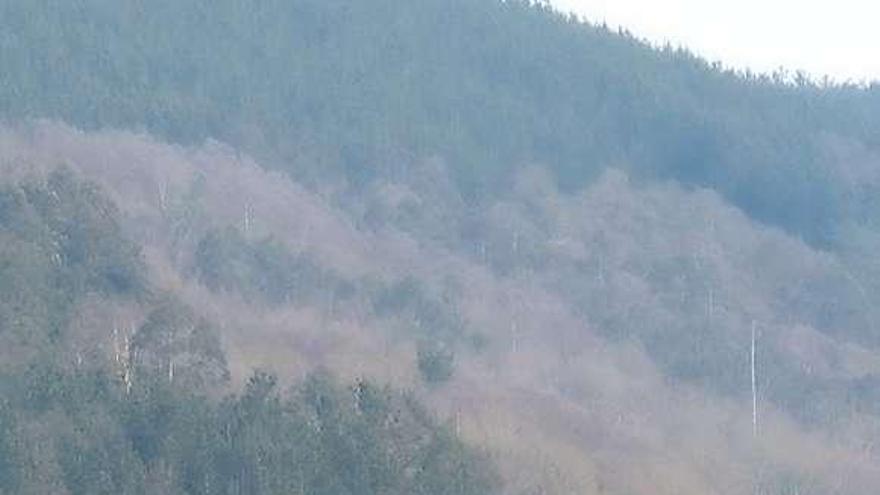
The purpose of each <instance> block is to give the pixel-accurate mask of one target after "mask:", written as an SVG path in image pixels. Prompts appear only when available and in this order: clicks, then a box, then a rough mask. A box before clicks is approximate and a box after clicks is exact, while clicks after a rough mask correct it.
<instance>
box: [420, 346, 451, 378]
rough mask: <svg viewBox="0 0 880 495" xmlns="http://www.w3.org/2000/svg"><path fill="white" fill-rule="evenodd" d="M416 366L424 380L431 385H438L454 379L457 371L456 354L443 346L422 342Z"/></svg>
mask: <svg viewBox="0 0 880 495" xmlns="http://www.w3.org/2000/svg"><path fill="white" fill-rule="evenodd" d="M416 359H417V361H416V364H417V365H418V368H419V372H420V373H421V374H422V378H423V379H424V380H425V382H427V383H428V384H430V385H437V384H440V383H443V382H446V381H448V380H449V379H450V378H452V373H453V372H454V370H455V354H454V353H453V351H452V350H450V349H448V348H446V347H445V346H443V345H440V344H437V343H432V342H421V343H420V344H419V348H418V350H417V354H416Z"/></svg>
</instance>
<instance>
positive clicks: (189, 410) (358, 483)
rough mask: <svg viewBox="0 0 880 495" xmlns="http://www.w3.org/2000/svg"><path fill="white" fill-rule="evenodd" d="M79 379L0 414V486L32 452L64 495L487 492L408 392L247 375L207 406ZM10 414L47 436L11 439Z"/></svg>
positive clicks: (18, 479)
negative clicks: (28, 407)
mask: <svg viewBox="0 0 880 495" xmlns="http://www.w3.org/2000/svg"><path fill="white" fill-rule="evenodd" d="M4 378H10V377H8V376H4ZM12 378H13V379H14V377H12ZM83 380H85V381H86V382H92V379H91V378H89V377H86V376H82V375H78V374H75V373H74V374H66V375H63V376H61V377H59V380H58V381H59V384H58V386H59V387H61V388H63V389H65V390H66V392H65V393H64V394H62V396H63V397H64V399H63V400H57V401H55V402H53V403H52V404H50V405H49V406H48V407H47V408H46V409H45V410H43V411H42V412H40V413H39V414H38V415H37V416H32V415H31V414H28V413H26V412H25V411H24V410H17V411H16V409H15V408H9V407H4V408H3V409H0V419H2V422H0V453H2V454H4V455H3V456H2V457H0V491H2V490H6V491H8V492H10V493H12V492H14V491H16V490H22V491H23V492H27V491H28V490H31V489H32V488H33V487H31V486H29V485H28V484H27V483H28V481H27V480H34V479H36V478H38V477H37V476H36V473H33V472H29V471H28V469H32V468H30V467H27V466H20V465H19V463H17V461H16V459H18V458H19V457H20V456H33V455H37V454H39V455H40V456H48V457H45V458H46V459H52V460H53V461H52V462H53V463H55V465H57V470H53V471H52V472H45V473H40V477H42V478H44V479H45V478H47V477H48V478H51V477H52V476H56V477H57V479H56V480H55V481H53V483H56V484H57V485H60V486H64V487H65V489H66V490H67V491H68V492H70V493H72V494H86V493H89V494H91V493H106V494H111V493H112V494H137V493H156V492H157V491H158V492H161V493H188V494H204V495H208V494H230V495H232V494H242V493H249V494H289V493H312V494H316V495H337V494H351V495H362V494H363V495H370V494H380V493H382V494H400V495H405V494H407V495H408V494H412V493H425V494H428V493H430V494H434V493H448V494H455V495H459V494H460V495H467V494H473V493H481V494H488V493H495V492H496V491H497V488H498V485H497V481H496V477H495V475H494V474H493V472H492V470H491V468H490V467H489V465H488V464H487V463H486V461H485V459H483V458H482V457H481V456H480V455H478V454H477V453H475V452H473V451H471V450H470V449H468V448H466V447H465V446H464V445H463V444H462V443H461V442H460V441H459V440H458V439H456V438H454V437H453V436H452V435H450V433H449V432H448V431H446V430H445V429H444V428H442V427H440V426H438V425H436V424H435V423H434V422H433V421H432V420H431V419H430V418H429V417H428V416H427V415H426V414H425V413H424V411H422V410H421V409H419V407H418V406H417V405H416V404H415V403H413V402H412V401H411V400H410V399H409V398H407V397H405V396H401V395H399V394H396V393H394V392H392V391H390V390H389V389H387V388H386V389H382V388H378V387H376V386H374V385H372V384H369V383H365V382H360V383H358V384H357V385H356V386H355V387H352V388H344V387H340V386H339V385H338V384H336V383H335V381H334V380H333V379H332V378H330V377H329V376H327V375H325V374H318V375H313V376H311V377H309V378H308V379H306V380H305V381H304V382H303V383H301V384H300V385H298V386H297V387H295V388H294V389H293V390H291V392H289V393H287V394H282V393H280V392H279V391H278V386H277V379H276V378H275V377H274V376H272V375H271V374H267V373H264V372H257V373H255V374H254V375H253V376H252V377H251V379H250V380H249V381H248V383H247V385H246V386H245V388H244V390H243V391H242V393H241V394H240V395H237V396H229V397H227V398H226V399H224V400H223V401H220V402H217V401H214V400H211V399H208V398H206V397H204V396H201V395H194V394H192V393H191V391H189V390H187V389H185V388H180V387H173V386H171V385H169V384H167V383H166V382H164V381H163V380H162V379H161V377H156V379H151V378H150V377H144V378H143V379H141V380H140V381H139V384H138V385H136V386H135V387H134V389H133V390H132V391H131V392H130V393H126V392H124V389H122V388H121V387H118V386H116V387H113V388H111V389H110V390H109V393H104V394H98V395H94V394H91V393H89V392H88V391H87V390H86V389H87V387H86V388H83V387H82V386H78V385H77V383H78V382H82V381H83ZM12 399H13V400H23V401H24V400H27V398H26V397H19V396H18V395H15V396H13V397H12ZM68 403H74V404H75V406H73V407H70V404H68ZM12 421H19V422H22V423H24V424H27V425H30V426H29V427H28V428H26V429H24V430H22V431H25V432H29V433H25V434H26V435H27V434H34V432H35V431H38V430H39V429H44V430H45V431H48V432H51V433H50V434H51V438H52V442H51V443H50V444H47V445H40V446H39V447H38V446H37V445H36V444H34V443H33V442H29V441H28V440H29V438H28V437H27V436H26V437H24V438H22V439H19V440H17V441H13V438H14V432H13V430H14V428H13V423H12ZM37 447H38V448H37ZM447 477H448V480H449V483H448V484H446V485H442V486H443V489H442V491H437V490H438V489H439V487H440V486H441V483H440V482H441V480H442V479H444V478H447ZM22 483H24V484H22Z"/></svg>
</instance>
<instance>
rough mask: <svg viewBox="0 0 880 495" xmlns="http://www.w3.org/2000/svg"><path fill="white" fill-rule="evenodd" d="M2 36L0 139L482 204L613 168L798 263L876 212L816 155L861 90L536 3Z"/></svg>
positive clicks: (329, 5)
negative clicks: (733, 62)
mask: <svg viewBox="0 0 880 495" xmlns="http://www.w3.org/2000/svg"><path fill="white" fill-rule="evenodd" d="M0 28H2V29H0V32H3V33H4V35H3V36H2V37H0V60H3V65H4V70H3V71H2V73H0V114H2V116H4V117H5V118H7V119H16V118H21V117H55V118H61V119H64V120H66V121H69V122H71V123H73V124H75V125H78V126H82V127H87V128H102V127H107V126H115V127H134V128H143V127H145V128H147V129H149V130H151V131H154V132H156V133H159V134H162V135H164V136H166V137H169V138H171V139H174V140H176V141H180V142H193V141H198V140H201V139H203V138H206V137H213V138H219V139H222V140H225V141H227V142H231V143H233V144H236V145H241V146H244V147H246V148H248V149H249V150H250V151H252V152H253V153H255V154H257V155H261V156H272V157H276V158H278V157H282V158H290V157H307V158H308V160H289V161H288V163H299V164H308V165H299V166H297V167H298V168H296V169H292V170H290V171H292V172H294V173H297V174H299V175H301V176H310V177H312V178H315V177H319V176H328V175H329V176H333V177H340V176H341V177H345V178H346V179H347V180H348V181H349V182H350V183H355V184H359V183H364V182H366V181H369V180H370V179H371V178H374V177H377V176H383V175H388V176H393V175H396V174H397V172H398V171H399V169H400V167H401V166H406V165H405V164H406V163H408V162H409V161H411V160H410V159H409V158H408V157H411V156H413V155H415V156H432V155H439V156H442V157H444V158H445V159H447V160H448V161H449V163H450V164H451V165H452V167H453V168H454V170H455V173H454V175H455V181H456V183H457V184H458V186H459V188H460V190H461V191H462V192H463V193H464V194H465V196H468V197H470V198H472V199H480V198H484V197H486V195H488V194H492V193H493V192H495V191H498V190H501V189H503V188H504V186H505V184H506V183H507V179H509V178H510V176H511V172H512V171H513V170H514V169H516V168H517V167H519V166H520V165H522V164H531V163H536V162H538V163H545V164H548V165H549V166H550V167H551V168H552V170H553V171H554V173H555V175H556V177H557V178H558V180H559V182H560V184H562V185H563V186H565V187H566V188H569V189H573V188H577V187H580V186H581V185H583V184H584V183H586V182H588V181H590V180H591V179H592V178H593V177H595V176H596V175H597V174H598V173H599V172H600V171H601V170H602V169H603V168H604V167H605V166H607V165H608V164H614V165H620V164H630V166H631V169H632V170H633V171H635V172H636V173H637V174H639V175H641V176H646V177H655V176H660V177H668V178H674V179H677V180H679V181H681V182H683V183H687V184H695V185H700V186H708V187H711V188H714V189H716V190H718V191H719V192H721V193H722V194H723V195H724V196H725V197H726V198H728V199H729V200H731V201H732V202H733V203H735V204H737V205H738V206H740V207H741V208H743V209H744V210H746V211H747V212H749V213H750V214H751V215H752V216H754V217H755V218H758V219H760V220H763V221H765V222H769V223H772V224H774V225H778V226H781V227H783V228H785V229H788V230H789V231H790V232H794V233H797V234H799V235H801V236H803V237H804V238H806V239H808V240H811V241H814V242H817V243H828V242H830V241H832V240H833V239H834V236H835V234H836V232H837V229H838V227H839V226H840V225H839V223H840V222H841V221H842V220H844V219H846V218H848V216H850V215H852V214H854V213H857V212H860V211H862V208H863V204H865V201H866V199H868V198H871V197H872V196H873V195H876V190H874V189H871V188H868V189H869V190H863V189H861V188H855V189H853V188H852V187H851V185H849V184H848V183H847V178H846V177H845V176H844V175H842V174H837V173H836V172H835V171H834V170H833V169H832V166H833V165H835V160H837V158H835V156H834V155H833V154H829V153H827V152H826V151H827V150H825V148H823V146H824V145H823V143H824V142H825V141H826V137H827V136H840V137H842V138H843V139H844V140H848V141H852V142H855V143H860V144H861V145H864V146H866V147H868V148H870V149H874V150H876V149H877V146H878V145H880V141H878V138H877V136H878V135H880V133H878V129H880V117H878V115H880V90H878V88H877V87H872V88H864V89H863V88H857V87H853V86H830V87H820V86H818V85H816V84H814V83H812V82H810V81H809V80H807V79H805V78H795V79H793V80H791V81H788V80H787V79H786V78H785V76H784V75H782V74H779V75H777V76H774V77H770V76H754V75H752V74H734V73H730V72H723V71H721V70H720V69H719V68H718V67H717V66H715V65H710V64H707V63H706V62H704V61H701V60H699V59H697V58H695V57H693V56H692V55H690V54H688V53H685V52H683V51H680V50H673V49H671V48H668V47H667V48H664V49H661V50H655V49H652V48H649V47H648V46H646V45H644V44H643V43H641V42H639V41H637V40H635V39H634V38H632V37H631V36H629V35H627V34H624V33H615V32H610V31H609V30H607V29H606V28H602V27H597V26H592V25H585V24H582V23H580V22H577V21H575V20H573V19H571V18H569V17H566V16H563V15H560V14H557V13H554V12H552V11H551V10H550V8H549V7H547V6H546V4H544V3H542V2H530V1H527V0H515V1H503V2H502V1H498V0H454V1H451V2H450V1H449V0H424V1H420V2H408V1H405V0H371V1H363V2H361V1H351V0H334V1H326V0H295V1H292V2H291V1H282V0H270V1H266V2H261V3H260V5H259V6H256V7H255V6H254V5H253V4H252V3H251V2H246V1H243V0H184V1H171V0H157V1H153V2H149V3H148V4H142V3H141V2H138V1H135V0H124V1H120V2H106V1H104V0H84V1H78V2H63V1H57V0H50V1H39V2H36V1H35V2H21V1H17V0H4V1H2V2H0ZM499 123H503V125H499ZM401 163H403V164H404V165H400V164H401ZM868 202H870V201H868ZM816 204H820V205H822V206H821V207H815V205H816ZM871 215H872V216H874V215H875V213H871Z"/></svg>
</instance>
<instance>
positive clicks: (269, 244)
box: [194, 227, 353, 304]
mask: <svg viewBox="0 0 880 495" xmlns="http://www.w3.org/2000/svg"><path fill="white" fill-rule="evenodd" d="M194 269H195V272H196V275H197V277H198V278H199V280H200V281H201V282H202V283H203V284H205V285H206V286H207V287H208V288H210V289H211V290H214V291H224V292H232V291H234V292H238V293H240V294H242V295H243V296H245V297H246V298H248V299H251V300H254V299H258V300H264V301H267V302H269V303H272V304H289V303H293V304H303V303H306V302H315V301H317V300H320V299H321V298H322V296H323V297H324V298H325V299H326V298H329V299H332V300H334V301H335V300H337V299H339V300H344V299H346V298H347V297H350V296H351V294H352V291H353V288H352V286H351V284H349V283H347V282H346V281H345V280H343V279H341V278H339V277H338V276H336V275H335V274H333V273H331V272H329V271H328V270H325V269H323V268H321V267H320V266H319V265H318V264H317V263H315V262H314V261H313V260H312V259H310V258H309V257H308V256H307V255H303V254H301V255H294V254H292V253H290V251H289V250H288V249H287V248H286V247H285V246H284V245H283V244H281V243H280V242H277V241H275V240H273V239H271V238H266V239H263V240H261V241H258V242H251V241H249V240H247V239H246V238H245V237H244V236H243V235H242V234H241V233H240V232H239V231H238V230H236V229H234V228H232V227H228V228H226V229H222V230H211V231H209V232H208V233H207V234H206V235H205V236H204V237H203V238H202V239H201V241H199V244H198V246H197V247H196V251H195V256H194Z"/></svg>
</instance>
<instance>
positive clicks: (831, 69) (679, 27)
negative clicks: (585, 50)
mask: <svg viewBox="0 0 880 495" xmlns="http://www.w3.org/2000/svg"><path fill="white" fill-rule="evenodd" d="M550 2H551V3H552V4H553V5H555V6H556V7H557V8H559V9H560V10H563V11H573V12H575V13H577V14H580V15H581V16H582V17H584V18H586V19H588V20H590V21H593V22H602V21H606V22H607V23H608V25H609V26H614V27H617V26H624V27H626V28H628V29H629V30H630V31H631V32H632V33H634V34H635V35H637V36H639V37H641V38H647V39H649V40H651V41H652V42H658V43H662V42H664V41H671V42H672V43H673V44H674V45H684V46H686V47H688V48H690V49H691V51H693V52H695V53H697V54H699V55H702V56H704V57H705V58H708V59H710V60H712V61H715V60H720V61H721V62H723V63H724V64H725V65H726V66H732V67H738V68H745V67H748V68H751V69H752V70H754V71H757V72H772V71H773V70H774V69H776V68H778V67H780V66H784V67H785V68H786V69H789V70H792V71H793V70H798V69H800V70H805V71H807V72H808V73H810V74H812V75H814V76H817V77H820V76H822V75H826V74H827V75H829V76H831V77H833V78H834V79H836V80H839V81H843V80H853V81H863V80H880V0H834V1H828V0H550Z"/></svg>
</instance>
